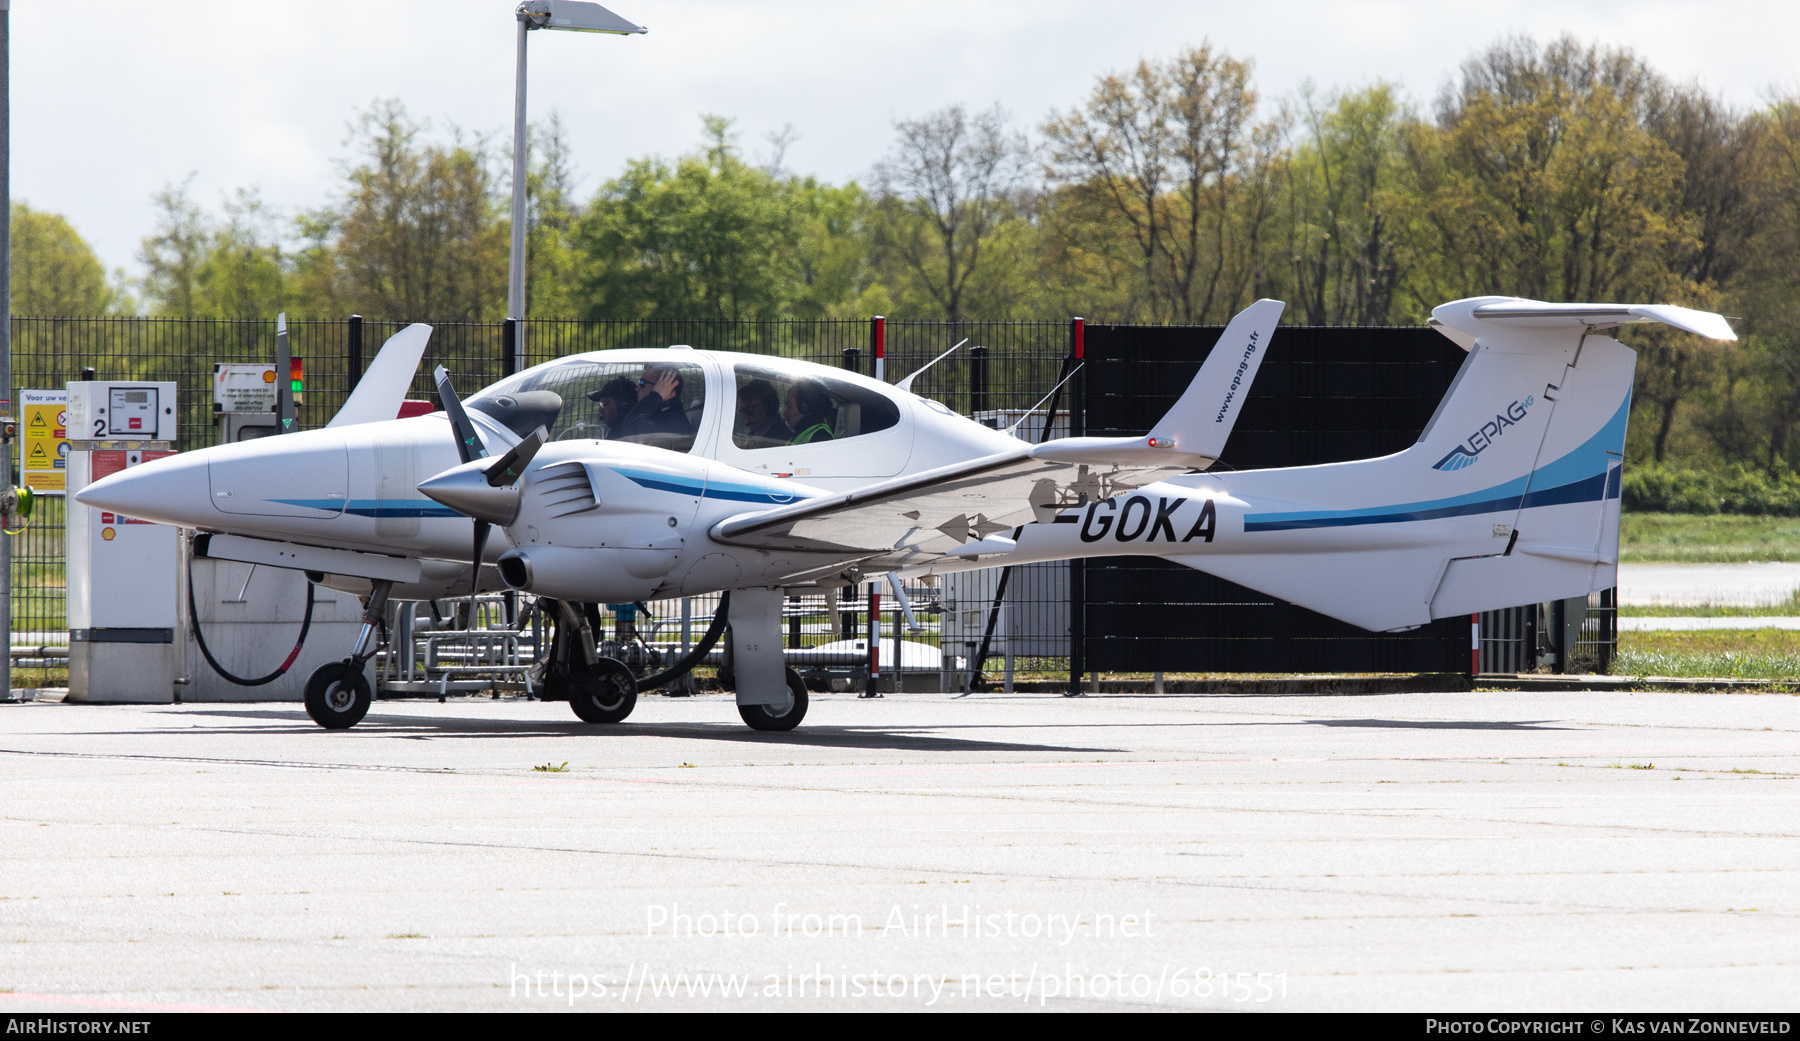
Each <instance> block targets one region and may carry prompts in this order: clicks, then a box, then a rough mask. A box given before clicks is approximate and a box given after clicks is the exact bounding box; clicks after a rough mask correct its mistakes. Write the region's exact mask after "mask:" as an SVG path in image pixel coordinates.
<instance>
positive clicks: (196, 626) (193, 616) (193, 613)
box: [187, 557, 313, 687]
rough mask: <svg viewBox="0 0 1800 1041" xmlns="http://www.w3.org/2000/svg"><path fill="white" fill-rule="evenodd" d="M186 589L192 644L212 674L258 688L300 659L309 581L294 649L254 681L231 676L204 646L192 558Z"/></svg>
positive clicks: (308, 620)
mask: <svg viewBox="0 0 1800 1041" xmlns="http://www.w3.org/2000/svg"><path fill="white" fill-rule="evenodd" d="M187 589H188V626H189V627H190V628H192V629H193V630H194V642H195V643H197V644H199V645H200V654H201V655H202V656H203V657H205V658H206V664H208V665H211V666H212V670H213V671H214V672H216V673H218V674H219V675H220V676H221V677H223V678H224V679H225V680H227V681H229V682H231V683H235V684H237V685H238V686H240V687H260V686H262V685H263V684H265V683H273V682H275V681H276V680H278V679H280V678H281V677H282V676H284V675H286V674H287V671H288V669H289V668H290V667H292V666H293V664H294V660H295V659H296V658H298V657H300V648H302V647H304V646H306V634H307V633H308V632H310V631H311V630H312V616H313V584H312V580H311V579H308V580H307V582H306V616H305V617H304V618H302V619H301V621H300V638H299V639H298V640H296V641H294V649H293V650H291V651H289V652H288V656H287V660H286V661H284V662H282V663H281V667H280V668H279V669H276V670H275V671H274V672H271V673H269V674H268V675H267V676H263V677H261V678H260V679H254V680H247V679H244V678H243V677H242V676H233V675H232V674H231V673H230V672H228V671H226V669H225V666H223V665H220V664H219V660H218V659H217V658H214V657H213V655H212V651H211V650H210V649H209V648H208V647H207V646H206V636H205V634H203V633H202V632H201V631H200V612H199V610H198V609H197V608H196V607H195V606H194V559H193V558H192V557H189V558H188V568H187Z"/></svg>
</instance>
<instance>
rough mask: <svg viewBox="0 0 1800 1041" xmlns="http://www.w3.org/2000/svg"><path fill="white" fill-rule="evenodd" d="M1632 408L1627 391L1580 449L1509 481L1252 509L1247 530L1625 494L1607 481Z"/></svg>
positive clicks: (1424, 516) (1389, 520)
mask: <svg viewBox="0 0 1800 1041" xmlns="http://www.w3.org/2000/svg"><path fill="white" fill-rule="evenodd" d="M1630 412H1631V396H1630V395H1629V394H1627V395H1626V396H1625V400H1624V401H1623V402H1621V403H1620V405H1619V410H1618V411H1617V412H1615V413H1613V417H1612V418H1611V419H1609V420H1607V421H1606V424H1605V425H1604V426H1602V427H1601V428H1600V429H1599V430H1598V431H1596V432H1595V434H1594V436H1593V437H1590V438H1588V439H1587V440H1586V441H1585V442H1583V443H1582V444H1581V445H1580V446H1579V447H1577V448H1575V449H1574V450H1573V451H1571V452H1569V454H1567V455H1565V456H1563V457H1562V458H1561V459H1558V460H1556V461H1555V462H1553V463H1550V464H1548V465H1546V466H1544V467H1541V468H1539V469H1538V470H1536V471H1535V472H1533V473H1531V474H1529V475H1527V476H1525V477H1518V478H1514V479H1513V480H1510V481H1507V482H1506V483H1505V484H1501V485H1496V486H1495V487H1492V488H1485V489H1482V490H1481V491H1478V492H1471V493H1469V494H1467V495H1458V496H1454V497H1452V498H1447V499H1433V500H1428V501H1426V502H1412V503H1401V504H1397V505H1393V506H1372V507H1368V508H1365V509H1360V510H1310V511H1306V512H1303V513H1252V514H1246V515H1245V517H1244V530H1245V531H1246V532H1250V531H1293V530H1298V529H1306V528H1341V527H1349V526H1353V525H1360V524H1400V523H1404V522H1406V521H1419V520H1435V519H1437V518H1440V517H1465V516H1468V515H1469V514H1475V513H1502V512H1510V511H1512V510H1517V509H1520V508H1525V509H1529V508H1531V507H1533V506H1555V505H1560V504H1564V503H1572V502H1593V501H1595V500H1599V499H1616V498H1618V497H1619V480H1618V479H1617V477H1616V476H1615V477H1614V479H1613V480H1611V481H1609V480H1607V466H1608V460H1609V458H1610V456H1611V455H1612V454H1614V453H1620V452H1623V450H1624V448H1625V422H1626V419H1627V418H1628V417H1629V415H1630Z"/></svg>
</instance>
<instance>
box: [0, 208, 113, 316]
mask: <svg viewBox="0 0 1800 1041" xmlns="http://www.w3.org/2000/svg"><path fill="white" fill-rule="evenodd" d="M9 281H10V282H11V290H12V313H13V314H16V315H31V316H35V317H45V318H64V317H72V316H77V315H97V314H101V313H103V312H105V311H107V310H109V309H110V307H111V305H112V303H113V302H114V297H115V294H114V292H113V290H112V288H111V287H110V286H108V285H107V282H106V271H105V269H104V268H102V267H101V266H100V258H99V257H96V256H95V255H94V251H93V249H92V248H90V247H89V246H88V244H87V243H86V242H85V241H84V240H83V239H82V237H81V236H80V235H78V234H76V233H75V229H74V228H73V227H72V226H70V224H69V222H68V221H67V220H65V219H63V218H62V217H61V216H60V215H58V214H54V213H44V212H42V211H39V210H33V209H32V208H31V207H29V206H27V205H26V204H24V203H22V202H15V203H13V204H12V257H11V278H10V279H9Z"/></svg>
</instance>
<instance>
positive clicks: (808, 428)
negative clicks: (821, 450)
mask: <svg viewBox="0 0 1800 1041" xmlns="http://www.w3.org/2000/svg"><path fill="white" fill-rule="evenodd" d="M836 412H837V408H836V406H834V405H832V403H831V392H830V391H828V390H826V389H825V384H824V383H823V382H822V381H820V380H818V379H814V378H811V377H808V378H807V379H803V380H801V381H800V382H798V383H796V384H794V385H793V386H792V387H789V388H788V392H787V409H786V411H785V413H784V414H783V416H782V418H783V419H785V420H787V425H788V426H789V427H790V428H792V429H793V430H795V431H797V433H796V434H795V435H794V439H793V440H792V441H790V442H788V443H789V444H795V445H810V444H817V443H818V442H820V441H830V440H831V439H832V437H833V436H834V435H833V434H832V432H831V418H832V416H833V415H834V414H835V413H836Z"/></svg>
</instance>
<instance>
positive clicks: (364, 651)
mask: <svg viewBox="0 0 1800 1041" xmlns="http://www.w3.org/2000/svg"><path fill="white" fill-rule="evenodd" d="M393 588H394V583H393V582H391V581H388V580H386V579H380V580H377V581H376V582H375V585H374V588H373V589H371V590H369V602H368V603H367V604H365V605H364V606H363V617H362V623H363V624H362V631H361V632H359V633H357V634H356V646H355V647H353V648H351V649H350V657H348V658H345V659H344V660H343V661H334V662H327V663H326V664H324V665H321V666H319V667H318V668H317V669H315V670H313V674H312V676H310V677H308V679H307V681H306V694H305V700H306V714H307V715H309V716H311V717H312V721H313V722H314V723H317V724H319V725H320V726H322V727H324V728H325V729H327V730H348V729H349V728H351V727H353V726H355V725H356V724H358V723H360V722H362V718H363V717H364V716H366V715H368V713H369V705H370V704H371V703H372V702H373V701H374V700H375V695H374V692H373V691H372V690H370V688H369V678H368V676H367V675H366V674H365V673H364V671H363V670H364V669H365V668H366V667H367V666H368V664H369V659H370V658H373V657H375V651H376V650H377V649H378V648H377V646H376V641H375V633H376V631H377V629H378V628H379V627H380V625H381V614H382V612H383V611H384V610H386V608H387V600H388V593H389V592H390V591H391V590H392V589H393Z"/></svg>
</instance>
